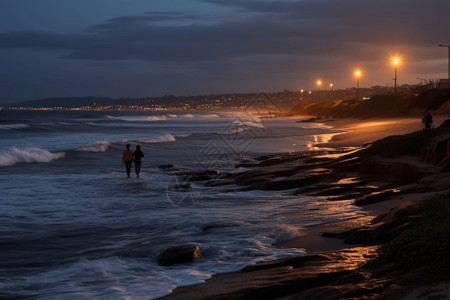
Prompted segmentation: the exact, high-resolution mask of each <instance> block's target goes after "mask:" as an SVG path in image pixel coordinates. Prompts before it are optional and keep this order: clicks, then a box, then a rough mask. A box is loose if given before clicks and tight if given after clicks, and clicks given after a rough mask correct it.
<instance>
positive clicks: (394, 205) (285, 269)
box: [164, 115, 450, 300]
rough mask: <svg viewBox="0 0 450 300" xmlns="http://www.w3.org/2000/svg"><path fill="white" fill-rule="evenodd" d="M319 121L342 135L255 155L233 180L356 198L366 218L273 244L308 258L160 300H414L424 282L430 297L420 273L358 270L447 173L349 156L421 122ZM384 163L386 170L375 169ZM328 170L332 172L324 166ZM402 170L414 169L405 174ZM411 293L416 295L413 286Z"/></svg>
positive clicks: (405, 161) (440, 186)
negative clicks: (304, 148) (304, 149)
mask: <svg viewBox="0 0 450 300" xmlns="http://www.w3.org/2000/svg"><path fill="white" fill-rule="evenodd" d="M446 119H448V116H446V115H440V116H434V126H435V127H439V126H440V125H441V124H442V123H443V122H444V121H445V120H446ZM318 122H322V123H323V124H326V125H328V126H332V127H333V129H336V130H338V131H342V133H339V134H336V135H334V136H333V137H332V138H331V140H329V141H328V142H327V143H322V144H319V145H315V146H314V147H313V149H312V150H311V151H310V152H309V154H307V155H305V153H295V154H293V153H290V154H274V155H268V156H264V157H260V158H257V159H256V161H257V162H255V163H253V164H251V163H250V164H246V165H245V166H246V167H249V169H250V170H247V171H244V172H243V174H241V175H237V176H235V180H236V182H235V183H237V184H239V182H242V181H244V182H243V183H241V184H242V185H243V186H247V187H248V188H251V189H262V190H274V191H277V190H284V189H286V190H289V191H290V192H292V190H291V188H292V187H294V186H296V187H299V188H298V189H296V190H295V191H294V192H292V193H294V194H298V195H300V194H307V195H315V196H322V197H324V198H327V199H329V200H330V201H340V200H342V199H350V198H352V197H353V198H354V199H355V204H356V205H358V206H361V207H362V209H363V210H364V211H365V212H366V213H365V215H364V216H361V217H355V218H351V219H348V220H345V221H339V222H331V223H326V224H322V225H315V226H310V227H307V229H306V230H305V231H304V232H303V233H304V234H303V235H301V236H298V237H295V238H293V239H289V240H286V241H283V242H280V243H276V246H277V247H279V248H301V249H304V250H305V252H306V254H307V255H306V256H300V257H291V258H287V259H281V260H276V261H272V262H265V263H261V264H256V265H254V266H253V267H247V268H245V269H244V270H243V271H241V272H238V273H230V274H222V275H216V276H214V277H213V278H211V279H208V280H207V281H206V282H205V283H204V284H201V285H197V286H189V287H182V288H178V289H176V290H175V291H174V292H173V293H172V294H171V295H170V296H168V297H165V298H164V299H283V300H287V299H319V298H320V299H347V298H346V295H347V294H348V295H350V294H352V295H354V296H355V295H356V296H357V297H358V295H359V297H364V299H380V298H385V299H416V298H414V297H413V295H412V294H411V295H409V292H410V291H411V289H412V288H413V287H416V286H421V285H423V287H422V288H421V289H419V290H421V291H422V292H424V291H428V292H429V294H430V295H433V291H430V288H428V287H426V286H425V285H424V284H423V282H422V281H421V279H420V276H419V275H418V274H417V273H413V274H407V275H405V274H399V273H397V272H396V270H389V268H387V269H385V270H378V271H377V272H379V273H380V274H381V275H380V274H375V273H376V272H375V273H373V274H369V273H368V272H366V271H364V270H361V269H359V267H360V266H361V265H363V264H364V263H365V262H367V260H369V259H373V258H374V257H376V256H377V254H376V249H377V245H379V244H381V243H384V242H385V241H386V240H389V239H391V238H393V237H394V236H396V235H398V234H399V233H400V232H402V231H403V230H405V229H406V228H407V227H408V226H411V224H410V223H411V220H412V219H414V218H418V214H420V213H419V210H420V209H419V208H418V207H419V204H420V203H421V201H423V200H425V199H429V198H431V197H433V196H434V195H437V194H441V193H444V192H445V191H447V190H448V188H447V186H446V183H447V182H448V181H449V178H450V175H449V174H448V173H440V171H439V168H437V167H436V166H434V165H433V164H432V163H424V162H423V159H417V158H415V157H408V156H407V157H406V158H405V157H403V156H402V157H397V158H394V160H392V159H388V158H386V159H383V158H380V157H378V155H382V153H380V152H377V153H373V151H372V153H370V152H369V154H364V152H361V157H363V158H362V159H361V157H359V156H358V155H354V153H355V151H356V150H361V149H363V150H362V151H364V149H367V148H370V147H368V146H369V145H370V144H371V143H373V142H375V141H377V140H380V139H382V138H385V137H388V136H395V135H399V136H400V135H405V134H409V133H412V132H416V131H420V130H422V123H421V120H420V119H419V118H379V119H378V118H377V119H366V120H358V119H339V120H335V119H320V120H318ZM424 134H426V133H424ZM433 151H434V150H433ZM356 153H358V152H356ZM374 157H375V158H374ZM300 161H301V162H302V163H299V162H300ZM306 165H309V166H306ZM365 165H367V166H368V167H367V166H366V167H365ZM381 165H383V166H384V167H383V168H378V167H377V166H381ZM386 165H389V167H386ZM411 166H412V167H411ZM331 169H332V170H333V171H332V172H328V171H327V170H331ZM382 172H384V173H382ZM402 172H409V173H411V172H412V173H414V172H416V173H417V174H416V175H414V176H415V177H414V176H413V175H411V176H410V178H407V177H408V176H405V174H404V173H402ZM439 173H440V174H439ZM437 174H439V178H437V177H436V175H437ZM405 178H407V179H405ZM431 181H433V184H432V185H430V182H431ZM302 185H303V187H301V186H302ZM391 268H392V266H391ZM443 291H444V292H445V288H441V289H438V290H437V291H436V290H435V291H434V294H438V293H442V292H443ZM319 295H320V296H319ZM415 295H416V296H418V295H419V293H418V292H417V291H416V294H415ZM350 298H351V297H350ZM350 298H348V299H350ZM351 299H353V298H351Z"/></svg>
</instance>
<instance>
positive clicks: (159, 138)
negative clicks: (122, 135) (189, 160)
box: [123, 133, 177, 144]
mask: <svg viewBox="0 0 450 300" xmlns="http://www.w3.org/2000/svg"><path fill="white" fill-rule="evenodd" d="M176 140H177V139H176V138H175V137H174V136H173V135H171V134H170V133H166V134H165V135H161V136H157V137H155V138H150V139H138V140H123V142H125V143H126V142H135V143H142V144H158V143H166V142H175V141H176Z"/></svg>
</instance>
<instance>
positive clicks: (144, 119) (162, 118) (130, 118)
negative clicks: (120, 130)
mask: <svg viewBox="0 0 450 300" xmlns="http://www.w3.org/2000/svg"><path fill="white" fill-rule="evenodd" d="M106 117H107V118H108V119H112V120H121V121H127V122H149V121H165V120H167V116H164V115H162V116H110V115H107V116H106Z"/></svg>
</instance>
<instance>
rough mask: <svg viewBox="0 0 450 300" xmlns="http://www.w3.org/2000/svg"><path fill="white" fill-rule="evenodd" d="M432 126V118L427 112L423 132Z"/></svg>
mask: <svg viewBox="0 0 450 300" xmlns="http://www.w3.org/2000/svg"><path fill="white" fill-rule="evenodd" d="M432 126H433V117H432V116H431V114H430V113H429V112H427V114H426V115H425V130H430V129H431V127H432Z"/></svg>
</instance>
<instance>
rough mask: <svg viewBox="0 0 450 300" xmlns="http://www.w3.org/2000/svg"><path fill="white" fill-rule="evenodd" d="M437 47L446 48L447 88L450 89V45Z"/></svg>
mask: <svg viewBox="0 0 450 300" xmlns="http://www.w3.org/2000/svg"><path fill="white" fill-rule="evenodd" d="M439 47H447V48H448V87H449V88H450V45H442V44H441V45H439Z"/></svg>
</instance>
